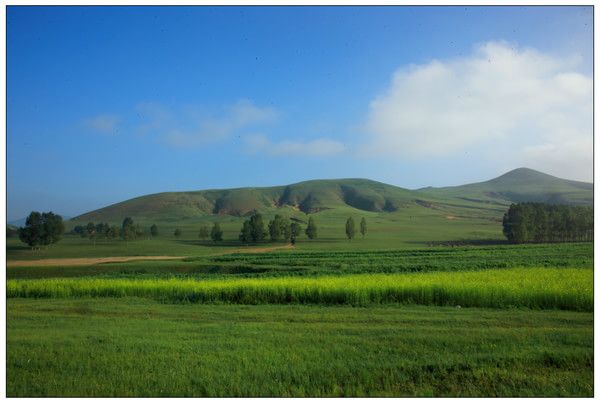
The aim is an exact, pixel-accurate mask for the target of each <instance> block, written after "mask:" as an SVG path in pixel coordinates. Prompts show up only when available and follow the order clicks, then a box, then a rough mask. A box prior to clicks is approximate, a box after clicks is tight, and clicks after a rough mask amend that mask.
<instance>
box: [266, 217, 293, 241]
mask: <svg viewBox="0 0 600 403" xmlns="http://www.w3.org/2000/svg"><path fill="white" fill-rule="evenodd" d="M291 225H292V224H291V222H290V220H289V218H284V217H282V216H280V215H278V214H276V215H275V218H273V219H272V220H271V221H269V235H270V237H271V241H273V242H277V241H286V242H287V241H289V240H290V237H291V235H292V230H291Z"/></svg>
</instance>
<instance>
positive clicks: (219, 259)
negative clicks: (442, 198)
mask: <svg viewBox="0 0 600 403" xmlns="http://www.w3.org/2000/svg"><path fill="white" fill-rule="evenodd" d="M7 277H8V281H7V297H8V300H7V301H8V304H7V315H8V317H7V318H8V319H7V323H8V328H7V393H8V395H9V396H592V395H593V360H594V356H593V248H592V245H591V244H562V245H556V244H555V245H522V246H510V245H486V246H470V247H459V248H447V247H446V248H443V247H435V248H420V249H404V250H364V251H360V250H359V251H353V250H344V251H331V252H324V251H320V250H303V249H301V248H300V249H288V250H279V251H272V252H268V253H243V252H242V253H240V252H239V251H237V250H235V251H234V253H223V252H222V251H217V253H204V254H199V255H198V256H189V257H186V258H183V259H181V260H173V261H135V262H121V263H106V264H98V265H82V266H65V267H61V266H52V267H44V266H31V267H27V266H26V265H24V266H19V267H11V266H9V267H8V270H7Z"/></svg>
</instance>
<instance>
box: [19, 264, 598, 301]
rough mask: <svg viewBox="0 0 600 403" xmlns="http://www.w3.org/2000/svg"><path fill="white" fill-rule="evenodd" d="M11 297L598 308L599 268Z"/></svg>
mask: <svg viewBox="0 0 600 403" xmlns="http://www.w3.org/2000/svg"><path fill="white" fill-rule="evenodd" d="M7 296H8V297H9V298H14V297H24V298H79V297H147V298H154V299H157V300H160V301H164V302H197V303H215V302H225V303H240V304H292V303H298V304H351V305H365V304H372V303H376V304H377V303H380V304H385V303H406V304H424V305H461V306H463V307H492V308H506V307H528V308H536V309H567V310H580V311H591V310H592V309H593V271H592V270H588V269H555V268H552V269H549V268H535V269H533V268H519V269H506V270H488V271H475V272H469V271H465V272H456V273H444V272H435V273H414V274H413V273H411V274H388V275H386V274H360V275H347V276H335V277H329V276H325V277H319V278H298V277H282V278H281V277H280V278H260V279H259V278H241V279H240V278H238V279H227V280H203V281H199V280H193V279H175V278H171V279H94V278H76V279H41V280H9V281H8V283H7Z"/></svg>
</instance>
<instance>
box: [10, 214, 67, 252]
mask: <svg viewBox="0 0 600 403" xmlns="http://www.w3.org/2000/svg"><path fill="white" fill-rule="evenodd" d="M18 232H19V239H20V240H21V241H22V242H24V243H26V244H27V245H29V246H31V248H32V249H34V248H40V247H42V246H48V245H51V244H53V243H56V242H58V241H59V240H60V239H61V237H62V234H63V233H64V232H65V225H64V223H63V219H62V217H61V216H59V215H58V214H54V213H53V212H51V211H49V212H47V213H40V212H38V211H32V212H31V214H29V216H28V217H27V219H26V220H25V227H21V228H19V229H18Z"/></svg>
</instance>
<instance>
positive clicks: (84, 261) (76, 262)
mask: <svg viewBox="0 0 600 403" xmlns="http://www.w3.org/2000/svg"><path fill="white" fill-rule="evenodd" d="M183 258H184V256H115V257H85V258H64V259H39V260H12V261H11V260H9V261H7V262H6V264H7V266H8V267H31V266H87V265H93V264H100V263H121V262H130V261H132V260H177V259H183Z"/></svg>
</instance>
